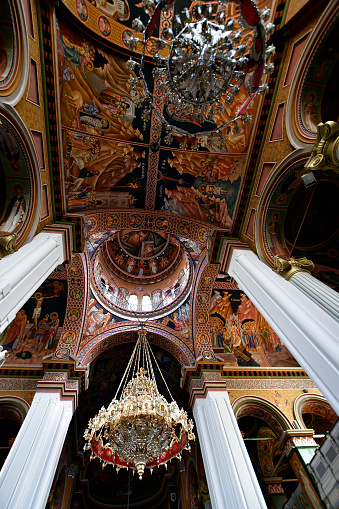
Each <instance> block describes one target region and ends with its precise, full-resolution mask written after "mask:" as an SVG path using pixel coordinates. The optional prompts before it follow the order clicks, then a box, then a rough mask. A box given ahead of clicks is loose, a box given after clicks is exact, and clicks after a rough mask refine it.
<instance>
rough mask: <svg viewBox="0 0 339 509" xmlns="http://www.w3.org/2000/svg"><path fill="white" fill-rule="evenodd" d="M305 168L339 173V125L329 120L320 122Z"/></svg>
mask: <svg viewBox="0 0 339 509" xmlns="http://www.w3.org/2000/svg"><path fill="white" fill-rule="evenodd" d="M305 169H307V170H310V171H316V170H333V171H335V172H336V173H339V125H338V124H337V122H333V121H328V122H326V123H325V124H323V123H320V124H318V134H317V139H316V142H315V144H314V145H313V148H312V152H311V155H310V157H309V159H308V161H307V162H306V164H305Z"/></svg>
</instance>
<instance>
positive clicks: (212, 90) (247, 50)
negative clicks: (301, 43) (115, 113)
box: [126, 0, 275, 150]
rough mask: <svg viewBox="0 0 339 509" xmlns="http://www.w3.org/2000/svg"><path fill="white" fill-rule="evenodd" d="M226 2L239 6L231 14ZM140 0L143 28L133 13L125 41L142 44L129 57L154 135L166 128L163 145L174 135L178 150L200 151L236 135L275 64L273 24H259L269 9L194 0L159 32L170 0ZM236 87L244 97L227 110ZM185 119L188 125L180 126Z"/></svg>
mask: <svg viewBox="0 0 339 509" xmlns="http://www.w3.org/2000/svg"><path fill="white" fill-rule="evenodd" d="M228 4H230V6H232V5H233V6H234V5H235V4H237V5H238V13H237V14H236V15H235V16H234V17H232V16H229V15H228V12H229V10H228ZM142 5H143V7H144V9H145V11H146V13H147V14H148V15H149V16H150V20H149V22H148V24H147V27H145V26H144V25H143V23H142V21H141V20H140V18H138V19H134V20H133V23H132V28H133V29H134V31H135V35H134V36H132V37H131V38H130V39H129V40H128V41H127V42H126V44H127V45H128V47H129V48H130V49H131V50H134V51H135V50H136V49H138V47H140V45H142V57H141V61H139V62H138V61H135V60H132V59H130V60H129V61H128V62H127V67H128V69H129V70H130V71H131V73H132V74H131V77H130V80H129V84H130V87H131V91H132V92H133V93H135V94H137V89H138V88H139V87H140V85H141V87H142V90H143V96H140V95H139V97H137V99H136V101H135V104H136V106H137V107H143V108H144V110H143V112H142V116H141V118H142V119H143V120H144V121H149V120H150V118H151V114H152V113H153V114H154V115H155V120H156V121H155V124H154V126H153V132H154V135H155V136H158V137H159V138H160V136H161V135H162V133H163V134H164V142H165V143H166V144H168V145H169V144H171V143H172V142H173V139H174V138H173V137H176V138H177V140H178V142H179V146H180V148H183V149H185V148H186V147H187V148H191V149H192V150H199V147H200V145H203V144H206V146H207V147H212V146H213V144H216V145H217V146H219V148H224V147H225V138H226V136H227V135H228V134H229V133H230V132H232V134H233V135H237V134H239V133H240V131H241V125H242V124H243V125H249V124H250V123H251V122H252V117H251V115H249V114H247V109H248V107H249V106H250V104H251V103H252V101H253V99H254V98H255V97H256V95H257V94H264V93H266V92H267V91H268V85H267V84H266V83H263V77H264V76H265V74H268V73H271V72H272V71H273V70H274V65H273V64H272V63H267V60H268V58H270V57H271V56H272V55H273V54H274V53H275V48H274V46H272V45H271V46H267V43H266V41H267V38H268V37H269V36H270V35H271V34H272V33H273V31H274V28H275V27H274V24H273V23H267V24H266V26H265V25H264V22H265V21H266V20H267V19H268V17H269V14H270V10H269V9H267V8H265V9H264V10H263V11H262V12H259V10H258V8H257V6H256V4H255V2H254V1H252V0H215V1H213V0H210V1H207V2H200V3H198V2H197V4H196V5H195V6H194V7H192V8H191V9H188V8H185V9H183V11H182V12H181V13H176V11H175V10H174V11H173V14H172V15H171V16H170V15H168V14H167V15H166V22H165V24H164V25H165V26H162V27H161V31H160V37H158V38H157V37H154V36H152V34H153V31H154V28H155V27H156V26H157V24H158V22H159V19H160V16H161V12H165V13H166V11H167V12H168V10H171V9H174V6H175V0H160V1H159V2H158V3H155V2H153V0H142ZM141 37H142V38H141ZM146 48H147V49H148V51H149V52H151V53H152V54H153V64H154V68H153V72H152V74H153V82H152V85H151V83H150V79H149V76H148V77H147V76H146V74H145V69H146V65H145V64H146V56H145V53H146V51H145V49H146ZM150 48H151V50H150ZM241 90H242V98H243V97H244V93H245V95H246V96H247V97H246V98H245V99H242V101H243V103H242V104H241V105H240V106H238V107H237V108H236V109H235V111H234V112H233V113H232V116H231V117H230V114H229V112H230V111H231V107H232V103H233V101H234V99H235V97H236V96H237V95H238V94H239V92H240V91H241ZM237 104H238V105H239V101H238V102H237ZM225 110H227V111H228V113H227V114H225ZM185 122H186V123H187V122H189V123H190V124H191V126H192V124H193V129H191V127H190V130H188V129H187V128H184V124H185ZM186 125H187V124H186Z"/></svg>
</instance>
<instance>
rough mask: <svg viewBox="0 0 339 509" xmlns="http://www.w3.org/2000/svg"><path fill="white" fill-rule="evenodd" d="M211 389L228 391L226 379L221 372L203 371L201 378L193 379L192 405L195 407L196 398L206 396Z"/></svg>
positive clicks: (190, 389)
mask: <svg viewBox="0 0 339 509" xmlns="http://www.w3.org/2000/svg"><path fill="white" fill-rule="evenodd" d="M209 390H211V391H225V392H226V381H225V380H224V379H223V378H222V376H221V373H220V372H215V371H203V372H202V373H201V377H200V378H192V379H191V381H190V385H189V394H190V405H191V407H192V408H193V407H194V403H195V400H196V398H205V397H206V394H207V392H208V391H209Z"/></svg>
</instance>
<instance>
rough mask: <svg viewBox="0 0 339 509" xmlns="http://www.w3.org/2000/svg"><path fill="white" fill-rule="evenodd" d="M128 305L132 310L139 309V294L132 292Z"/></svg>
mask: <svg viewBox="0 0 339 509" xmlns="http://www.w3.org/2000/svg"><path fill="white" fill-rule="evenodd" d="M128 307H129V309H131V310H132V311H137V310H138V296H137V295H136V294H135V293H132V294H131V295H130V296H129V298H128Z"/></svg>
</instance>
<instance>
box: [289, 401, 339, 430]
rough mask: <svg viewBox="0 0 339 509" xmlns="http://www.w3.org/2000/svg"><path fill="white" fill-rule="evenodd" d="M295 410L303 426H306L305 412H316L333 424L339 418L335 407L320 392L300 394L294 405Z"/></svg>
mask: <svg viewBox="0 0 339 509" xmlns="http://www.w3.org/2000/svg"><path fill="white" fill-rule="evenodd" d="M293 412H294V416H295V419H296V421H297V422H298V424H299V425H300V426H301V428H306V425H305V423H304V419H303V413H314V414H316V415H318V416H319V417H321V418H323V419H326V420H327V421H329V422H331V423H332V424H334V423H335V422H336V420H337V419H338V416H337V414H336V413H335V411H334V410H333V408H332V407H331V406H330V405H329V403H328V402H327V401H326V399H325V398H324V397H323V396H320V395H319V394H309V393H308V394H301V395H300V396H298V397H297V398H296V400H295V402H294V405H293Z"/></svg>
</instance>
